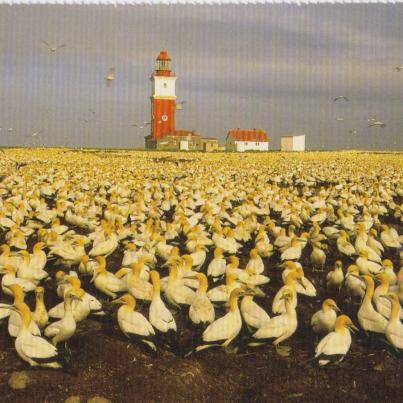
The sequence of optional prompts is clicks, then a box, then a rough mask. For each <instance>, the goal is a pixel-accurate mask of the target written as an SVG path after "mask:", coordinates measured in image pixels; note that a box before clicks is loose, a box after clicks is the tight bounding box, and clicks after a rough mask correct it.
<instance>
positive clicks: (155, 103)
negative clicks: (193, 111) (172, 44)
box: [145, 50, 218, 150]
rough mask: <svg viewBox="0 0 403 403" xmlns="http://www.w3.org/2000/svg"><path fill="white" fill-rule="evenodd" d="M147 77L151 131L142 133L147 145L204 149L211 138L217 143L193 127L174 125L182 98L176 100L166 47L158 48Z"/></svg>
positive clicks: (173, 76)
mask: <svg viewBox="0 0 403 403" xmlns="http://www.w3.org/2000/svg"><path fill="white" fill-rule="evenodd" d="M150 79H151V97H150V99H151V133H150V134H149V135H148V136H146V137H145V143H146V144H145V145H146V148H148V149H151V148H153V149H158V150H205V149H207V148H209V149H210V148H211V145H210V143H211V144H212V142H213V143H214V145H216V146H217V147H218V142H217V140H216V139H207V138H202V137H201V136H200V135H199V134H197V133H196V132H195V130H187V129H176V128H175V112H176V110H181V109H182V105H183V102H182V103H180V104H178V105H177V104H176V92H175V82H176V76H175V74H174V73H173V72H172V70H171V58H170V57H169V55H168V52H167V51H166V50H161V51H160V53H159V55H158V56H157V59H156V61H155V70H154V72H153V74H152V75H151V78H150ZM207 143H208V146H206V144H207ZM217 147H216V148H217Z"/></svg>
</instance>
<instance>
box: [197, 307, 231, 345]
mask: <svg viewBox="0 0 403 403" xmlns="http://www.w3.org/2000/svg"><path fill="white" fill-rule="evenodd" d="M232 318H233V315H230V316H229V314H227V315H225V316H223V317H222V318H220V319H217V320H216V321H215V322H213V323H212V324H211V325H209V326H208V328H207V329H206V330H205V331H204V333H203V340H204V341H206V342H213V341H220V340H227V339H229V338H230V337H232V336H233V334H234V333H235V330H236V329H235V328H236V327H237V325H238V324H237V323H236V322H235V321H233V320H231V319H232Z"/></svg>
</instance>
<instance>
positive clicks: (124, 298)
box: [112, 294, 136, 309]
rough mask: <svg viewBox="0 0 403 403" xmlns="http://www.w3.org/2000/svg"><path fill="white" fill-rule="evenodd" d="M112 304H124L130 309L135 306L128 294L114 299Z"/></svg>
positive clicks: (134, 300) (133, 299)
mask: <svg viewBox="0 0 403 403" xmlns="http://www.w3.org/2000/svg"><path fill="white" fill-rule="evenodd" d="M112 302H113V303H114V304H124V305H128V306H129V307H131V308H133V309H134V308H135V306H136V299H135V298H134V297H133V296H132V295H130V294H125V295H122V296H121V297H120V298H118V299H115V300H114V301H112Z"/></svg>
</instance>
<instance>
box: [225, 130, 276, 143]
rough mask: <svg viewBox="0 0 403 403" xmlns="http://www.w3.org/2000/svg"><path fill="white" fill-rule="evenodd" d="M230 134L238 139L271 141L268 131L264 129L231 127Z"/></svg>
mask: <svg viewBox="0 0 403 403" xmlns="http://www.w3.org/2000/svg"><path fill="white" fill-rule="evenodd" d="M228 136H231V137H232V138H233V139H234V140H236V141H269V138H268V136H267V133H266V131H265V130H262V129H252V130H245V129H231V130H230V131H229V132H228V135H227V137H228Z"/></svg>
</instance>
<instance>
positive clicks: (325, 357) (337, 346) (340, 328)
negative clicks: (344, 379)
mask: <svg viewBox="0 0 403 403" xmlns="http://www.w3.org/2000/svg"><path fill="white" fill-rule="evenodd" d="M350 331H358V329H357V328H356V327H355V326H354V324H353V322H352V321H351V319H350V318H349V317H348V316H346V315H340V316H339V317H338V318H337V319H336V322H335V326H334V331H332V332H331V333H329V334H327V335H326V336H325V337H324V338H323V339H322V340H321V341H320V342H319V344H318V345H317V346H316V349H315V358H316V359H317V360H318V362H319V365H320V366H323V365H327V364H329V363H330V362H340V361H342V360H343V358H344V357H345V355H346V354H347V353H348V350H349V349H350V346H351V334H350Z"/></svg>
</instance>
